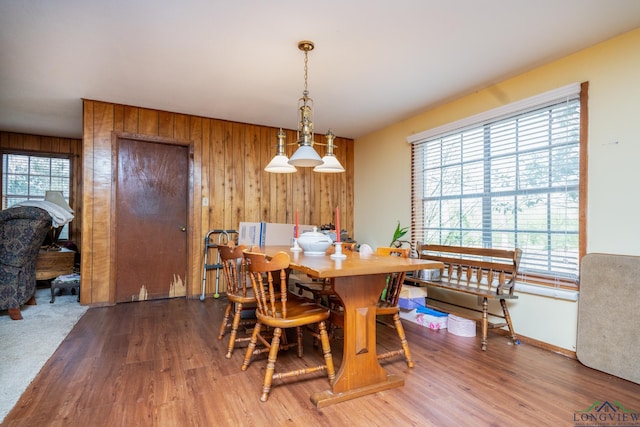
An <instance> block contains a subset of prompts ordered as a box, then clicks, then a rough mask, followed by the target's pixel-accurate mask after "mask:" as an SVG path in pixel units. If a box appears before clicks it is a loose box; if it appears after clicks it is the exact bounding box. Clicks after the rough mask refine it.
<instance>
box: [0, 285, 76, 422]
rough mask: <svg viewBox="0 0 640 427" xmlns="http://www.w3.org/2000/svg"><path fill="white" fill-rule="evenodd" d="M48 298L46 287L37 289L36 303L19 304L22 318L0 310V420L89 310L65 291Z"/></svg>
mask: <svg viewBox="0 0 640 427" xmlns="http://www.w3.org/2000/svg"><path fill="white" fill-rule="evenodd" d="M56 293H58V292H56ZM50 300H51V290H50V289H49V288H41V289H37V290H36V305H25V306H23V307H22V317H23V320H11V319H10V318H9V315H8V314H7V311H6V310H3V311H0V423H2V421H3V420H4V418H5V417H6V416H7V414H8V413H9V411H11V409H12V408H13V407H14V406H15V404H16V403H17V402H18V400H19V399H20V396H21V395H22V393H23V392H24V391H25V390H26V389H27V387H28V386H29V384H30V383H31V381H33V379H34V378H35V377H36V375H37V374H38V372H40V369H42V366H43V365H44V364H45V363H46V362H47V360H49V358H50V357H51V355H53V353H54V352H55V351H56V349H57V348H58V346H59V345H60V343H61V342H62V341H63V340H64V338H65V337H66V336H67V335H68V334H69V332H70V331H71V329H72V328H73V326H74V325H75V324H76V323H77V322H78V320H79V319H80V317H82V315H83V314H84V313H85V312H86V311H87V309H88V307H87V306H81V305H80V303H78V296H77V295H71V293H70V292H69V291H68V290H67V291H64V292H63V294H62V295H58V296H56V300H55V302H54V303H53V304H50V303H49V301H50Z"/></svg>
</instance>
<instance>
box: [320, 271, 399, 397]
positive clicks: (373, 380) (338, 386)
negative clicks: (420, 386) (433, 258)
mask: <svg viewBox="0 0 640 427" xmlns="http://www.w3.org/2000/svg"><path fill="white" fill-rule="evenodd" d="M385 278H386V274H376V275H365V276H349V277H338V278H336V279H334V290H335V291H336V293H337V294H338V296H340V298H341V300H342V302H343V304H344V350H343V353H342V363H341V365H340V370H339V371H338V372H337V374H336V378H335V380H334V382H333V384H332V388H331V390H327V391H323V392H318V393H314V394H313V395H312V396H311V401H312V402H313V403H314V404H315V405H316V406H317V407H318V408H321V407H323V406H327V405H330V404H333V403H338V402H342V401H345V400H349V399H354V398H356V397H360V396H364V395H367V394H372V393H376V392H378V391H382V390H387V389H389V388H394V387H400V386H402V385H404V379H403V378H401V377H399V376H397V375H388V374H387V373H386V371H385V370H384V369H383V368H382V366H380V363H379V362H378V355H377V352H376V304H377V302H378V298H379V296H380V293H381V292H382V289H384V286H385Z"/></svg>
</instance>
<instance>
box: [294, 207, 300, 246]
mask: <svg viewBox="0 0 640 427" xmlns="http://www.w3.org/2000/svg"><path fill="white" fill-rule="evenodd" d="M299 228H300V226H299V224H298V209H296V229H295V230H294V232H295V236H296V239H297V238H298V229H299Z"/></svg>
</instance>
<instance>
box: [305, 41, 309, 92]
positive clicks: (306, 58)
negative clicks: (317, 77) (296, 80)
mask: <svg viewBox="0 0 640 427" xmlns="http://www.w3.org/2000/svg"><path fill="white" fill-rule="evenodd" d="M308 63H309V53H308V52H307V51H306V50H305V52H304V95H305V96H307V95H308V94H309V90H308V89H307V75H308V72H309V67H308Z"/></svg>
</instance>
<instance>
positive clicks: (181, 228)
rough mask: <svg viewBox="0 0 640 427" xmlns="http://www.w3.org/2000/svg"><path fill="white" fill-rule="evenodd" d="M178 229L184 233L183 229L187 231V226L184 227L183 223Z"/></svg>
mask: <svg viewBox="0 0 640 427" xmlns="http://www.w3.org/2000/svg"><path fill="white" fill-rule="evenodd" d="M180 231H182V232H183V233H184V232H185V231H187V227H185V226H184V225H183V226H182V227H180Z"/></svg>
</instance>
